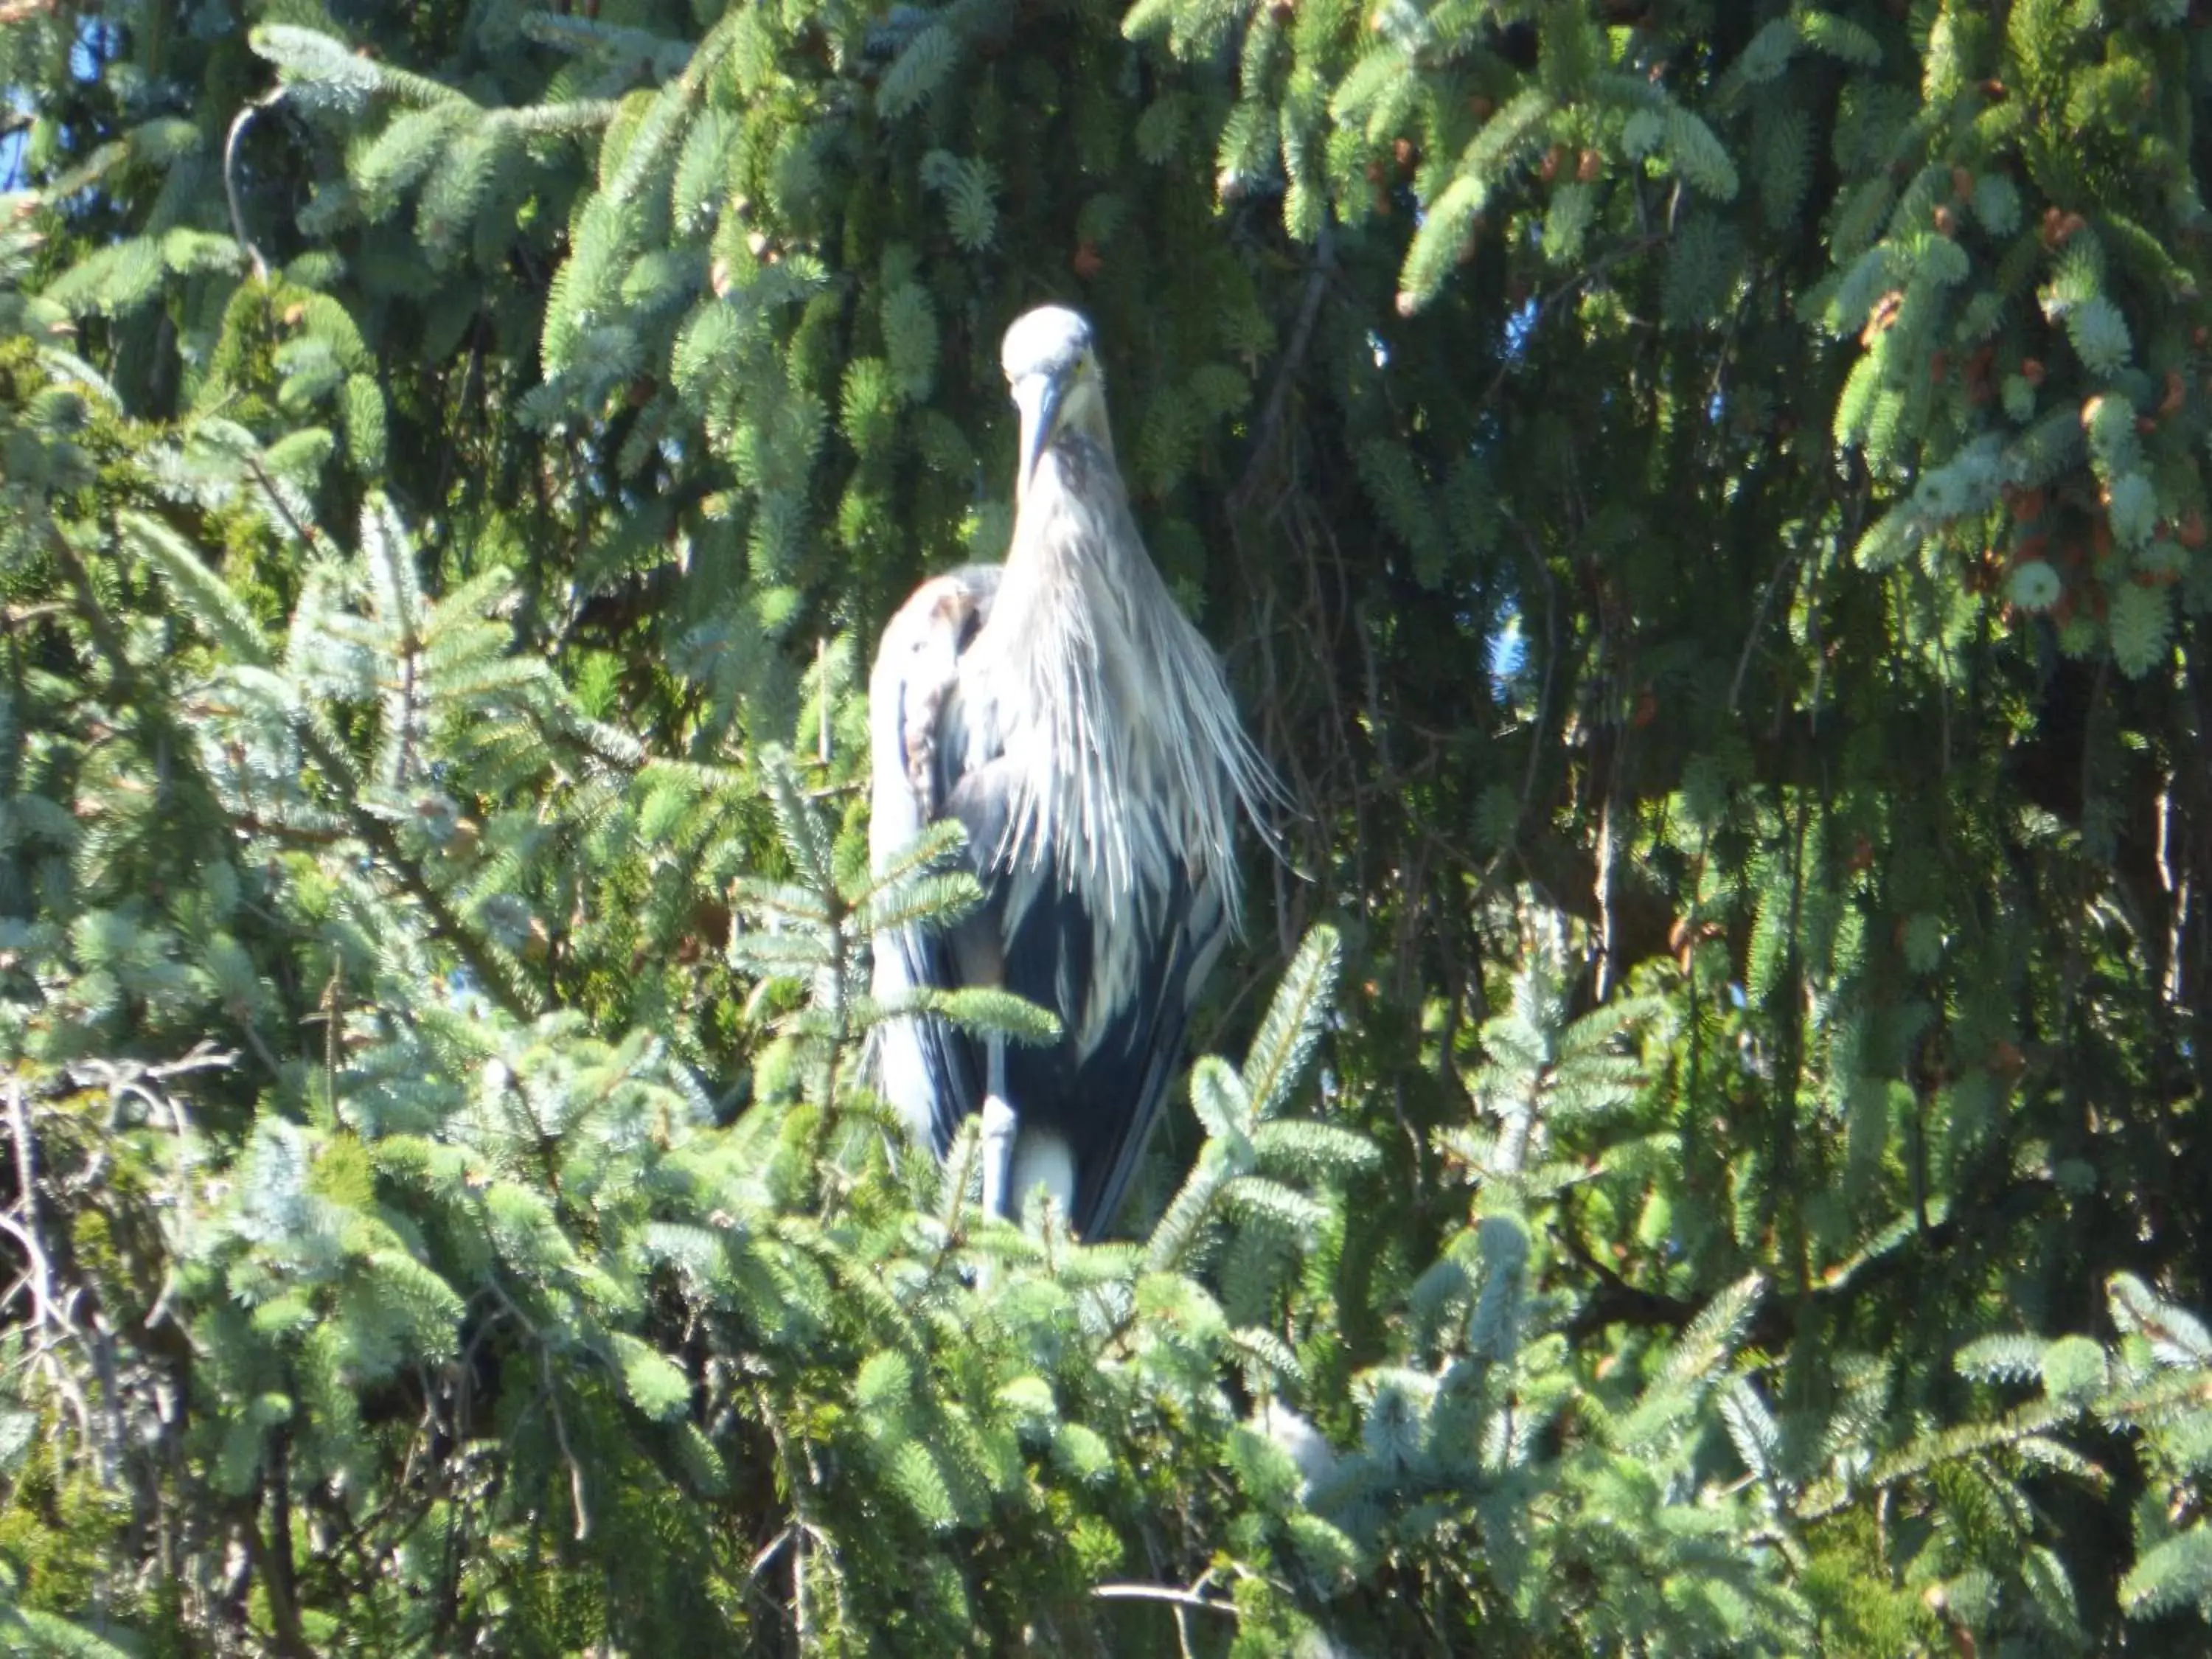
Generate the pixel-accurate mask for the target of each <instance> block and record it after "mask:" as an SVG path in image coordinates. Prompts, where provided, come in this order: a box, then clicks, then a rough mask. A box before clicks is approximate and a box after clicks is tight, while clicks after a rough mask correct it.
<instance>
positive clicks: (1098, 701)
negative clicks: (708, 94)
mask: <svg viewBox="0 0 2212 1659" xmlns="http://www.w3.org/2000/svg"><path fill="white" fill-rule="evenodd" d="M1000 360H1001V362H1002V363H1003V366H1004V367H1005V369H1006V380H1007V384H1008V386H1010V387H1011V389H1012V392H1013V398H1014V404H1015V406H1016V407H1017V408H1018V410H1020V412H1021V458H1020V470H1019V471H1018V473H1017V474H1016V477H1015V495H1016V501H1017V510H1016V513H1015V519H1014V533H1013V543H1012V547H1011V548H1010V549H1009V550H1008V552H1007V555H1006V563H1005V565H1004V566H1002V567H992V566H971V567H969V568H965V569H961V570H956V571H953V572H951V573H950V574H946V575H942V576H938V577H935V578H933V579H932V580H929V581H927V582H924V583H923V584H922V586H921V588H920V589H919V590H917V591H916V592H915V595H914V597H913V598H912V599H908V601H907V603H906V605H904V607H902V609H901V610H900V611H899V612H898V614H897V615H896V617H893V618H892V619H891V623H890V626H889V627H888V628H887V629H884V638H883V643H882V646H881V647H880V648H879V649H878V653H877V655H876V663H875V668H874V671H873V672H872V675H871V677H870V679H869V683H868V694H869V697H870V699H871V715H870V718H871V721H872V725H871V728H870V741H871V744H872V757H871V766H872V771H873V784H874V799H873V811H874V816H873V819H872V826H871V841H870V846H871V851H872V854H873V856H874V858H875V860H876V863H877V866H878V868H881V867H882V866H883V864H884V860H886V859H888V858H889V857H890V855H891V854H895V853H896V852H897V851H899V850H900V849H901V848H903V847H905V846H906V845H907V844H908V842H911V841H912V840H913V839H914V837H915V836H916V835H918V834H919V833H920V832H921V829H922V828H923V826H924V825H926V824H927V823H932V822H933V821H935V820H938V819H939V818H945V817H952V818H957V819H958V820H959V822H960V823H961V824H962V825H963V828H964V829H966V831H967V836H968V842H967V849H968V850H967V854H966V856H967V859H968V862H969V868H970V869H971V870H973V872H975V876H976V877H977V878H978V880H979V881H980V882H981V884H982V888H983V891H984V896H985V897H984V902H983V903H982V905H981V907H980V908H978V909H977V910H976V911H975V913H973V914H972V915H969V916H968V917H967V918H965V919H963V921H962V922H961V923H960V924H959V925H958V926H957V927H954V928H951V929H950V930H947V931H945V932H942V933H931V932H927V931H919V930H911V929H908V930H901V931H899V932H896V933H889V934H886V935H884V936H883V937H881V938H879V939H878V940H877V941H876V954H875V990H876V994H877V995H878V997H879V998H890V997H894V996H896V995H897V994H900V993H902V992H903V991H906V990H908V988H909V987H927V986H935V987H948V988H949V987H956V986H989V987H999V988H1001V989H1005V990H1008V991H1012V992H1013V993H1015V994H1018V995H1019V996H1022V997H1024V998H1026V999H1028V1000H1030V1001H1032V1002H1035V1003H1037V1004H1039V1005H1040V1006H1043V1007H1046V1008H1048V1009H1050V1010H1052V1012H1054V1014H1056V1015H1057V1016H1058V1017H1059V1018H1060V1025H1061V1037H1060V1041H1059V1042H1057V1043H1056V1044H1054V1045H1053V1046H1051V1047H1048V1048H1037V1047H1021V1046H1012V1047H1010V1046H1009V1045H1008V1044H1007V1043H1006V1041H1005V1040H1003V1039H997V1038H994V1039H991V1040H988V1041H985V1042H977V1041H975V1040H974V1039H972V1038H969V1037H967V1036H963V1035H961V1034H960V1033H958V1032H957V1031H955V1030H952V1029H951V1027H950V1026H948V1025H946V1024H945V1023H944V1022H943V1021H941V1020H939V1019H936V1018H927V1017H924V1018H905V1019H900V1020H896V1021H894V1022H892V1023H890V1024H887V1025H886V1026H885V1027H884V1028H883V1035H882V1037H881V1040H880V1044H879V1047H878V1051H877V1066H878V1084H879V1086H880V1087H881V1089H882V1091H883V1092H884V1096H885V1097H887V1098H888V1099H889V1100H890V1102H891V1103H893V1104H894V1105H895V1106H896V1108H897V1109H899V1111H900V1112H901V1114H902V1115H903V1116H904V1117H905V1118H906V1120H907V1121H908V1124H909V1126H910V1127H912V1128H913V1130H914V1132H915V1135H916V1137H917V1138H918V1139H922V1140H924V1141H926V1142H927V1143H928V1144H929V1145H930V1146H932V1147H933V1148H934V1149H935V1151H936V1152H937V1153H938V1155H939V1157H942V1156H943V1155H944V1153H945V1149H946V1147H947V1146H948V1145H949V1144H950V1142H951V1138H952V1134H953V1132H954V1131H955V1129H957V1127H958V1126H959V1124H960V1121H961V1120H962V1119H963V1118H965V1117H966V1116H967V1115H969V1113H970V1112H975V1111H980V1112H981V1115H982V1120H983V1125H982V1134H983V1200H984V1203H985V1205H986V1206H987V1207H988V1208H989V1209H991V1210H992V1211H993V1212H995V1213H998V1214H1001V1215H1005V1214H1009V1213H1011V1206H1012V1202H1013V1200H1015V1198H1016V1197H1017V1195H1018V1194H1024V1193H1026V1192H1028V1191H1030V1189H1031V1188H1033V1187H1034V1186H1035V1185H1036V1183H1037V1182H1040V1181H1042V1182H1044V1183H1045V1185H1046V1186H1047V1187H1048V1188H1050V1189H1051V1191H1052V1192H1053V1193H1054V1195H1055V1196H1056V1197H1057V1198H1058V1199H1059V1200H1060V1204H1061V1206H1062V1207H1063V1209H1064V1211H1065V1212H1066V1215H1067V1216H1068V1218H1069V1219H1070V1221H1071V1222H1072V1223H1073V1225H1074V1227H1075V1229H1076V1231H1077V1232H1078V1233H1079V1234H1081V1235H1083V1236H1085V1237H1095V1236H1096V1235H1097V1233H1098V1232H1099V1231H1100V1230H1102V1229H1103V1227H1104V1225H1106V1224H1107V1223H1108V1222H1109V1221H1111V1220H1112V1219H1113V1217H1114V1212H1115V1209H1116V1208H1117V1206H1119V1205H1120V1203H1121V1196H1122V1194H1123V1192H1124V1190H1125V1189H1126V1188H1127V1186H1128V1183H1129V1177H1130V1176H1131V1175H1132V1173H1133V1171H1134V1170H1135V1167H1136V1163H1137V1158H1138V1155H1139V1152H1141V1151H1142V1150H1143V1147H1144V1143H1145V1138H1146V1133H1148V1132H1149V1130H1150V1129H1151V1127H1152V1119H1153V1117H1154V1116H1155V1115H1156V1114H1157V1113H1158V1109H1159V1105H1160V1101H1161V1097H1162V1096H1163V1094H1164V1092H1165V1090H1166V1087H1167V1084H1168V1079H1169V1076H1170V1073H1171V1072H1172V1071H1173V1070H1174V1068H1175V1065H1176V1056H1177V1052H1178V1050H1179V1049H1180V1048H1181V1046H1182V1037H1183V1028H1184V1025H1185V1024H1186V1022H1187V1021H1188V1017H1189V1013H1190V1008H1191V1005H1192V1002H1193V1000H1194V999H1195V997H1196V995H1197V994H1198V991H1199V987H1200V985H1201V983H1202V982H1203V981H1205V979H1206V975H1207V974H1208V972H1209V971H1211V969H1212V966H1213V964H1214V962H1215V960H1216V958H1218V957H1219V955H1220V953H1221V949H1222V946H1223V945H1224V944H1225V942H1226V940H1227V939H1228V936H1229V933H1230V932H1231V929H1232V928H1233V927H1235V926H1236V925H1237V917H1238V905H1237V872H1236V863H1235V845H1234V843H1235V837H1236V825H1237V808H1238V806H1239V805H1242V806H1243V809H1244V810H1245V811H1248V812H1249V813H1251V814H1252V815H1253V816H1254V817H1255V821H1257V820H1258V818H1259V817H1260V813H1261V810H1262V808H1263V806H1264V805H1266V803H1267V802H1268V801H1269V800H1271V799H1273V795H1274V793H1275V786H1274V783H1273V778H1272V775H1270V773H1269V772H1268V769H1267V766H1266V764H1265V763H1264V762H1263V761H1262V760H1261V757H1260V756H1259V754H1258V751H1257V750H1255V749H1254V747H1253V745H1252V744H1251V741H1250V739H1249V738H1247V737H1246V735H1245V733H1244V730H1243V726H1242V725H1241V724H1240V723H1239V721H1238V720H1237V708H1236V704H1235V702H1234V701H1233V700H1232V699H1231V696H1230V692H1229V686H1228V684H1227V682H1226V681H1225V679H1224V678H1223V677H1222V672H1221V665H1220V663H1219V661H1218V659H1216V658H1215V656H1214V654H1213V653H1212V650H1211V648H1209V647H1208V646H1207V645H1206V641H1205V640H1204V639H1203V638H1202V637H1201V636H1200V634H1199V632H1198V630H1197V629H1195V628H1194V627H1193V626H1192V625H1191V623H1190V621H1189V619H1188V618H1187V617H1185V616H1184V615H1183V614H1182V611H1180V610H1179V609H1178V608H1177V607H1176V603H1175V600H1174V599H1173V597H1172V596H1171V595H1170V593H1169V592H1168V590H1167V586H1166V584H1165V583H1164V582H1163V581H1162V580H1160V575H1159V572H1158V571H1157V570H1156V569H1154V568H1153V567H1152V561H1151V559H1150V558H1148V557H1147V556H1146V553H1145V549H1144V544H1143V543H1142V541H1141V540H1140V539H1139V537H1138V534H1137V526H1136V522H1135V520H1133V518H1132V517H1131V516H1130V512H1129V501H1128V496H1127V493H1126V492H1125V491H1124V489H1122V485H1121V474H1120V472H1119V471H1117V470H1116V469H1115V465H1114V441H1113V438H1112V436H1111V435H1110V434H1109V431H1108V428H1107V423H1106V393H1105V382H1104V380H1103V377H1102V375H1101V374H1100V373H1099V368H1098V360H1097V354H1096V352H1095V351H1094V350H1093V349H1092V346H1091V328H1090V325H1088V324H1087V323H1085V321H1084V319H1082V318H1081V317H1079V316H1078V315H1077V314H1076V313H1073V312H1072V311H1069V310H1066V309H1065V308H1064V307H1059V306H1045V307H1040V308H1039V309H1037V310H1035V311H1031V312H1030V313H1028V314H1027V315H1025V316H1024V317H1023V318H1021V319H1019V320H1018V321H1017V322H1016V323H1015V324H1014V325H1013V326H1012V328H1010V329H1008V330H1007V331H1006V342H1005V345H1004V347H1003V348H1002V350H1001V353H1000Z"/></svg>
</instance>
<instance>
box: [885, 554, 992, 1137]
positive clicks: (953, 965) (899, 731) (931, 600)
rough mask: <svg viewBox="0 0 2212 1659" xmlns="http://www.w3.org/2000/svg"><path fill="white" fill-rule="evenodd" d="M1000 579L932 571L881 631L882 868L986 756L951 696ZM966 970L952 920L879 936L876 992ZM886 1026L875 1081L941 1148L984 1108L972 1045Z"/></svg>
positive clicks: (977, 572) (947, 985)
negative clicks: (971, 740)
mask: <svg viewBox="0 0 2212 1659" xmlns="http://www.w3.org/2000/svg"><path fill="white" fill-rule="evenodd" d="M998 586H999V572H998V570H997V569H996V568H994V567H990V566H969V567H967V568H963V569H959V570H955V571H952V572H950V573H948V574H945V575H942V576H936V577H933V578H931V579H930V580H928V581H926V582H924V583H923V584H922V585H921V586H920V587H919V588H917V589H916V590H915V593H914V597H913V598H911V599H908V601H907V602H906V604H905V605H902V606H901V607H900V609H899V611H898V614H897V615H896V616H895V617H892V618H891V621H890V625H889V626H888V627H887V628H885V629H884V637H883V643H882V645H881V646H880V647H878V650H877V653H876V663H875V667H874V670H873V671H872V673H871V674H870V676H869V679H868V701H869V741H870V756H869V767H870V770H871V772H872V803H871V805H872V811H871V815H870V819H869V829H868V851H869V856H870V860H871V862H872V865H873V866H874V867H875V868H876V869H877V870H878V871H881V870H883V869H884V868H885V867H886V866H888V864H889V862H890V860H891V859H892V858H894V857H895V856H896V854H899V853H900V852H902V851H903V850H904V849H905V848H907V847H908V845H910V844H911V843H912V842H913V841H914V839H915V837H916V836H919V835H921V832H922V831H923V829H926V828H927V827H928V826H929V825H930V824H931V823H935V822H936V821H937V820H938V819H939V818H940V817H944V816H945V802H946V800H947V798H948V797H950V796H951V794H952V793H953V791H954V790H955V788H957V787H958V784H959V782H960V781H961V779H962V778H963V776H964V775H966V774H967V773H968V772H969V771H970V770H972V769H974V767H975V763H976V762H977V761H978V760H979V759H980V758H981V757H974V756H971V755H969V753H968V752H967V748H968V741H967V738H966V734H965V732H964V731H963V727H962V726H961V723H960V722H959V721H958V720H957V719H955V718H952V716H953V714H954V712H955V711H954V710H953V708H952V706H951V705H952V703H953V701H954V694H955V689H956V687H957V684H958V678H959V675H958V665H959V659H960V653H962V652H963V651H965V650H966V649H967V648H968V646H969V642H970V641H973V640H974V638H975V633H976V630H977V629H980V628H981V626H982V625H983V623H984V620H985V619H986V618H987V617H988V616H989V615H990V611H991V602H992V600H993V599H994V597H995V596H996V594H997V592H998ZM969 977H970V976H969V975H968V974H965V973H963V971H962V970H961V963H959V962H958V961H957V960H956V952H955V950H954V945H953V940H952V939H951V937H950V936H949V935H948V933H947V932H946V931H945V930H943V929H940V928H921V927H900V928H895V929H892V930H890V932H888V933H884V934H881V935H878V938H877V940H876V953H875V982H874V992H875V995H876V999H877V1000H878V1002H883V1001H888V1000H891V999H893V998H895V997H896V996H897V995H899V994H902V993H903V992H906V991H908V990H913V989H917V988H925V987H937V988H941V989H946V990H950V989H952V988H955V987H958V986H960V985H962V984H964V983H968V982H969ZM878 1030H879V1032H880V1036H879V1037H878V1043H877V1049H876V1056H875V1058H876V1068H877V1080H878V1086H879V1087H880V1088H881V1089H882V1091H883V1092H884V1096H885V1097H886V1098H888V1099H889V1100H890V1103H892V1104H893V1105H894V1106H895V1107H896V1108H897V1109H898V1110H899V1112H900V1115H902V1117H904V1118H905V1119H906V1121H907V1125H908V1128H909V1129H910V1130H911V1131H912V1132H913V1133H915V1136H916V1137H917V1138H919V1139H923V1140H926V1141H927V1143H928V1144H929V1146H931V1148H932V1149H933V1151H934V1152H936V1153H937V1154H938V1155H939V1157H942V1156H943V1155H944V1152H945V1148H946V1147H947V1146H950V1145H951V1139H952V1133H953V1131H954V1130H955V1129H956V1128H957V1127H959V1123H960V1121H961V1119H963V1117H965V1116H967V1115H969V1113H970V1112H972V1111H974V1110H975V1105H976V1102H977V1100H978V1095H977V1079H978V1076H979V1072H978V1069H977V1066H978V1062H977V1056H976V1054H975V1045H974V1044H973V1043H971V1042H969V1041H968V1040H967V1039H966V1038H963V1036H961V1035H960V1034H959V1033H958V1032H957V1031H955V1030H953V1029H952V1028H951V1027H950V1026H949V1025H947V1024H945V1022H944V1021H943V1020H939V1019H930V1018H912V1019H901V1020H895V1021H891V1022H890V1023H889V1024H886V1025H884V1026H882V1027H879V1028H878Z"/></svg>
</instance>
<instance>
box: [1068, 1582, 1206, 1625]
mask: <svg viewBox="0 0 2212 1659" xmlns="http://www.w3.org/2000/svg"><path fill="white" fill-rule="evenodd" d="M1091 1595H1094V1596H1096V1597H1097V1598H1098V1600H1100V1601H1166V1602H1169V1603H1170V1604H1172V1605H1174V1606H1176V1607H1196V1608H1199V1609H1200V1610H1202V1611H1204V1612H1206V1613H1227V1614H1228V1615H1229V1616H1230V1617H1231V1619H1234V1618H1236V1617H1237V1604H1236V1603H1235V1602H1234V1601H1223V1600H1222V1599H1221V1598H1220V1597H1219V1596H1216V1595H1200V1594H1199V1593H1198V1592H1197V1591H1195V1590H1187V1589H1175V1588H1174V1587H1173V1586H1171V1585H1168V1584H1097V1585H1093V1586H1092V1587H1091Z"/></svg>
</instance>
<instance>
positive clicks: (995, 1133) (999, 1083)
mask: <svg viewBox="0 0 2212 1659" xmlns="http://www.w3.org/2000/svg"><path fill="white" fill-rule="evenodd" d="M988 1042H989V1045H990V1059H989V1060H988V1062H987V1064H988V1067H989V1081H988V1082H987V1084H986V1085H984V1089H983V1211H984V1213H985V1214H987V1215H997V1216H1004V1217H1006V1218H1007V1219H1008V1220H1012V1218H1013V1210H1012V1204H1013V1196H1014V1194H1013V1185H1014V1130H1015V1129H1016V1127H1018V1120H1017V1119H1016V1118H1015V1116H1014V1109H1013V1108H1012V1106H1010V1105H1008V1104H1007V1103H1006V1038H1005V1037H1003V1036H993V1037H991V1038H989V1039H988Z"/></svg>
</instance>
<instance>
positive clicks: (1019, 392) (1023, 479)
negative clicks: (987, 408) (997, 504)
mask: <svg viewBox="0 0 2212 1659" xmlns="http://www.w3.org/2000/svg"><path fill="white" fill-rule="evenodd" d="M1066 395H1067V376H1066V375H1065V374H1031V375H1030V376H1028V377H1027V378H1025V379H1024V380H1023V381H1022V383H1021V384H1020V385H1019V386H1016V387H1015V388H1014V406H1015V407H1016V408H1017V409H1018V410H1021V412H1022V470H1021V471H1019V472H1018V473H1016V474H1015V475H1014V478H1015V484H1016V488H1017V489H1018V492H1019V493H1020V494H1021V495H1028V494H1029V489H1030V475H1031V474H1032V473H1034V472H1035V471H1036V464H1037V461H1038V459H1039V458H1041V457H1042V455H1043V454H1044V452H1045V449H1046V447H1047V446H1048V445H1049V444H1050V443H1051V442H1052V440H1053V435H1054V434H1055V433H1056V432H1057V431H1058V430H1059V429H1060V404H1061V402H1062V400H1063V399H1064V398H1066Z"/></svg>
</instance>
